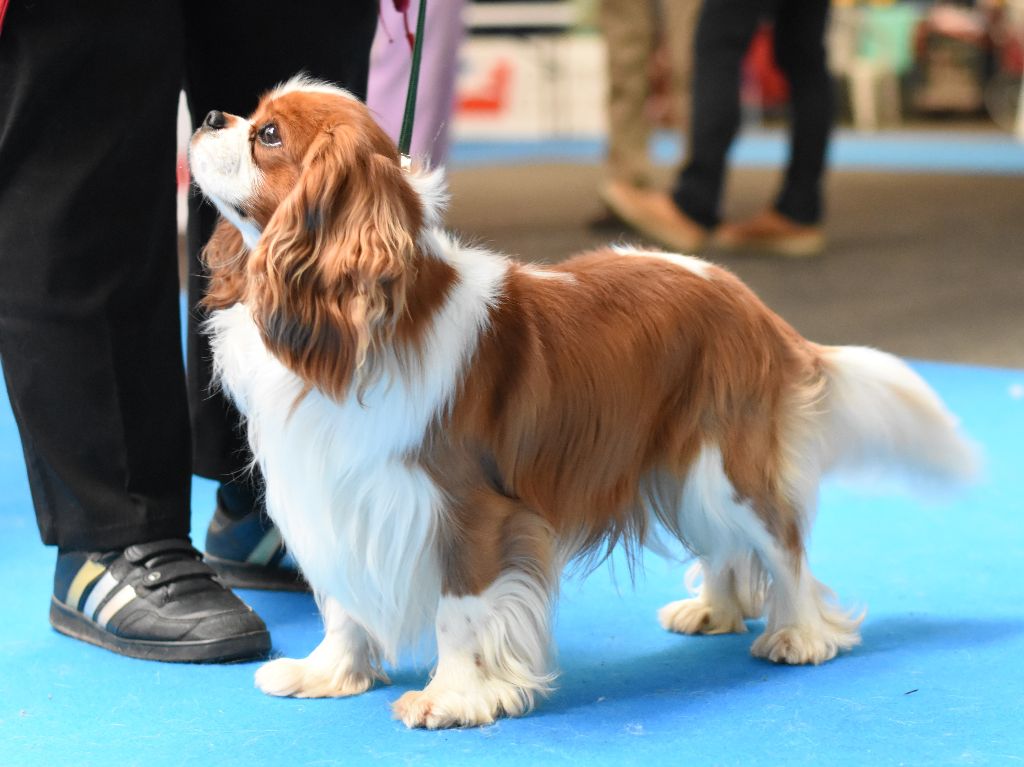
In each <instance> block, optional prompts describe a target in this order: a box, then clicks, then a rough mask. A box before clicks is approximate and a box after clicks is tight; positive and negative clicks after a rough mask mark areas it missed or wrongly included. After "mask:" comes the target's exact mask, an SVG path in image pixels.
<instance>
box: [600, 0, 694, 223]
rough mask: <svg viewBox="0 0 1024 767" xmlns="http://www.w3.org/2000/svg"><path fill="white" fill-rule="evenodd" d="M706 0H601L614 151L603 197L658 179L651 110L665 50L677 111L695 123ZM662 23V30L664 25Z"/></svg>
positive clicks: (684, 122) (682, 125)
mask: <svg viewBox="0 0 1024 767" xmlns="http://www.w3.org/2000/svg"><path fill="white" fill-rule="evenodd" d="M700 4H701V0H660V1H659V0H640V2H637V0H601V4H600V17H599V21H600V28H601V32H602V34H603V35H604V38H605V43H606V48H607V56H608V155H607V158H606V164H605V180H604V182H603V184H602V186H601V189H600V195H601V198H602V199H603V200H605V202H606V203H607V204H608V205H609V207H611V208H612V209H614V202H615V200H617V199H618V198H619V197H620V196H623V195H628V194H629V193H630V192H631V191H632V190H634V189H648V188H649V187H650V186H651V184H652V177H651V160H650V139H651V133H652V131H653V128H654V127H655V126H654V124H653V123H654V119H653V117H652V115H651V113H650V98H651V95H652V87H651V81H652V71H651V70H652V68H653V67H654V65H655V61H656V56H657V53H658V52H659V50H665V52H666V53H667V59H668V71H669V83H670V85H669V87H670V89H671V91H672V95H673V97H674V102H675V103H677V104H678V105H679V108H678V109H676V110H669V111H670V112H673V111H674V112H676V114H672V115H671V116H672V117H673V118H674V121H675V122H676V123H678V127H679V129H681V130H682V131H683V132H686V131H687V130H688V128H689V107H690V87H691V80H692V74H693V34H694V28H695V26H696V23H697V14H698V13H699V11H700ZM659 27H660V30H659Z"/></svg>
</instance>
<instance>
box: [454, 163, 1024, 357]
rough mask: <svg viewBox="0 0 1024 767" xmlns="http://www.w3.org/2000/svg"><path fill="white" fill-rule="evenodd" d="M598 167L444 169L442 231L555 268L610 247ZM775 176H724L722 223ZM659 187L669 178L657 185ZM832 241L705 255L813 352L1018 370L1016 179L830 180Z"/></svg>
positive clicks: (1020, 224) (877, 176)
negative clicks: (448, 198) (810, 254)
mask: <svg viewBox="0 0 1024 767" xmlns="http://www.w3.org/2000/svg"><path fill="white" fill-rule="evenodd" d="M599 178H600V171H599V169H598V168H597V167H592V166H583V165H524V166H519V167H511V168H508V167H505V168H473V169H464V170H456V171H453V172H452V173H451V177H450V183H451V189H452V194H453V200H452V206H451V210H450V213H449V216H448V223H449V225H450V227H451V228H453V229H455V230H457V231H459V232H461V233H462V234H464V235H466V236H467V237H469V238H471V239H474V240H477V241H479V242H481V243H482V244H486V245H488V246H490V247H492V248H496V249H499V250H501V251H504V252H507V253H510V254H512V255H515V256H517V257H519V258H523V259H528V260H535V261H557V260H559V259H561V258H564V257H565V256H567V255H569V254H571V253H573V252H576V251H580V250H583V249H586V248H589V247H592V246H595V245H600V244H604V243H606V242H608V241H610V240H616V239H626V240H629V241H637V238H636V237H635V236H632V235H629V234H628V233H625V232H624V231H623V232H620V231H617V230H614V229H611V230H609V229H605V230H599V231H595V230H593V229H591V228H590V227H589V223H590V221H592V220H593V219H594V218H596V217H597V216H598V215H599V214H600V213H601V209H600V206H599V204H598V202H597V200H596V196H595V194H594V189H595V188H596V185H597V183H598V182H599ZM775 178H776V174H775V173H774V172H770V171H764V170H750V169H742V170H737V171H734V172H733V174H732V176H731V177H730V181H729V187H728V198H727V207H726V212H727V214H731V215H743V214H745V213H753V212H755V211H757V210H758V209H759V208H760V207H761V206H762V205H764V204H765V202H766V201H767V200H768V199H769V196H770V194H771V192H772V190H773V189H774V185H775ZM667 179H668V177H667V176H666V181H667ZM828 195H829V217H828V233H829V238H830V245H829V249H828V252H827V253H826V254H825V255H824V256H823V257H821V258H818V259H814V260H809V261H788V260H777V259H770V258H758V257H740V256H726V255H723V254H718V253H714V252H711V253H708V254H707V256H706V257H708V258H710V259H711V260H714V261H717V262H718V263H720V264H722V265H724V266H727V267H728V268H730V269H732V270H733V271H734V272H736V273H737V274H738V275H739V276H740V277H741V278H743V279H744V280H745V281H746V282H747V283H748V284H750V285H751V287H753V288H754V290H756V291H757V292H758V293H759V294H760V295H761V297H762V298H763V299H764V300H765V301H766V302H767V303H768V304H769V306H771V307H773V308H774V309H775V310H776V311H777V312H778V313H779V314H781V315H782V316H783V317H785V318H786V319H787V320H789V321H790V322H791V323H792V324H793V325H794V326H795V327H796V328H797V329H798V330H800V331H801V332H802V333H803V334H804V335H806V336H807V337H809V338H811V339H813V340H815V341H820V342H822V343H850V344H865V345H870V346H877V347H879V348H883V349H886V350H888V351H891V352H894V353H896V354H899V355H903V356H908V357H916V358H923V359H934V360H946V361H954V362H964V363H973V364H979V365H991V366H1000V367H1015V368H1024V178H1021V177H1015V176H1004V177H1000V176H953V175H937V174H907V173H900V174H895V173H875V172H871V173H866V172H844V171H837V172H833V173H832V175H831V177H830V180H829V189H828Z"/></svg>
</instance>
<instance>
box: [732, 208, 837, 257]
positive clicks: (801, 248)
mask: <svg viewBox="0 0 1024 767" xmlns="http://www.w3.org/2000/svg"><path fill="white" fill-rule="evenodd" d="M715 245H716V246H718V247H720V248H725V249H727V250H750V251H762V252H765V253H772V254H774V255H777V256H787V257H788V258H807V257H809V256H817V255H819V254H820V253H821V251H823V250H824V249H825V234H824V232H822V230H821V227H820V226H808V225H807V224H799V223H797V222H796V221H793V220H792V219H790V218H786V217H785V216H783V215H782V214H781V213H779V212H777V211H774V210H766V211H764V212H763V213H759V214H758V215H756V216H754V217H753V218H750V219H747V220H746V221H741V222H739V223H735V224H723V225H722V226H720V227H719V228H718V230H717V231H716V232H715Z"/></svg>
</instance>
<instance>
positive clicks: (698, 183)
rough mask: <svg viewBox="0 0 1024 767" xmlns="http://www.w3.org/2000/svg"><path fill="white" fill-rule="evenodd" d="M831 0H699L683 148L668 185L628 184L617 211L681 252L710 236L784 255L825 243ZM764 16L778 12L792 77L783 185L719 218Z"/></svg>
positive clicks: (780, 50) (778, 41) (783, 59)
mask: <svg viewBox="0 0 1024 767" xmlns="http://www.w3.org/2000/svg"><path fill="white" fill-rule="evenodd" d="M828 10H829V3H828V0H758V1H756V2H751V0H704V5H703V8H702V10H701V14H700V20H699V22H698V25H697V36H696V48H695V67H694V82H693V107H692V114H691V131H690V140H689V151H688V158H687V160H686V162H685V163H684V164H683V166H682V168H681V170H680V171H679V174H678V177H677V179H676V183H675V187H674V188H673V190H672V193H671V195H668V194H664V193H661V192H649V191H645V190H630V192H629V193H628V194H620V195H618V196H616V197H615V198H614V199H613V200H612V207H613V210H614V212H615V213H616V215H618V216H619V217H620V218H622V219H623V220H625V221H626V222H627V223H629V224H630V225H631V226H633V227H634V228H635V229H637V230H638V231H639V232H641V233H642V234H644V235H645V236H647V237H649V238H650V239H652V240H654V241H656V242H658V243H659V244H661V245H663V246H665V247H668V248H671V249H673V250H678V251H681V252H686V253H695V252H699V251H701V250H703V249H704V248H705V247H706V245H707V244H708V243H709V242H710V241H711V240H712V236H714V241H715V244H717V245H719V246H721V247H723V248H730V249H752V250H759V251H763V252H769V253H774V254H779V255H786V256H793V257H799V256H811V255H816V254H817V253H820V252H821V250H822V249H823V248H824V245H825V237H824V232H823V230H822V226H821V220H822V214H823V204H822V177H823V174H824V170H825V157H826V151H827V148H828V140H829V134H830V132H831V128H832V122H833V103H832V81H831V76H830V74H829V72H828V68H827V63H826V54H825V43H824V37H825V25H826V21H827V19H828ZM763 18H771V19H772V20H773V22H774V28H773V35H774V49H775V56H776V61H777V63H778V65H779V67H780V69H781V70H782V72H783V74H784V75H785V76H786V79H787V81H788V83H789V86H790V92H791V100H790V111H791V115H790V152H789V162H788V165H787V168H786V172H785V175H784V178H783V183H782V188H781V190H780V191H779V193H778V195H777V196H776V198H775V200H774V202H773V204H772V205H771V206H770V207H769V208H768V209H766V210H765V211H763V212H762V213H760V214H758V215H756V216H754V217H753V218H751V219H749V220H746V221H741V222H737V223H732V224H725V225H722V226H720V223H721V219H720V213H719V207H720V203H721V195H722V185H723V181H724V176H725V171H726V159H727V155H728V152H729V148H730V147H731V145H732V142H733V140H734V139H735V137H736V133H737V131H738V130H739V126H740V68H741V63H742V60H743V57H744V55H745V54H746V52H747V49H748V48H749V46H750V42H751V40H752V38H753V36H754V33H755V32H756V31H757V28H758V24H759V22H760V21H761V20H762V19H763Z"/></svg>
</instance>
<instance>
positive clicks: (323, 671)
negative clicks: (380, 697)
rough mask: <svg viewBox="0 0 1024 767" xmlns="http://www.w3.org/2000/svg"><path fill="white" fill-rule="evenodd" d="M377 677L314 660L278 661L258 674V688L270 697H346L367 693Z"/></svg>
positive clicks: (257, 672)
mask: <svg viewBox="0 0 1024 767" xmlns="http://www.w3.org/2000/svg"><path fill="white" fill-rule="evenodd" d="M373 680H374V675H373V674H371V673H360V672H356V671H352V670H350V669H347V668H345V667H337V666H330V665H327V664H324V663H318V662H315V661H313V660H311V659H310V658H305V659H303V660H296V659H293V658H278V659H277V660H272V661H270V662H269V663H265V664H263V665H262V666H260V668H259V669H258V670H257V671H256V686H257V687H258V688H260V689H261V690H262V691H263V692H265V693H266V694H267V695H280V696H292V697H295V698H344V697H347V696H349V695H358V694H359V693H362V692H366V691H367V690H369V689H370V687H372V686H373Z"/></svg>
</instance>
